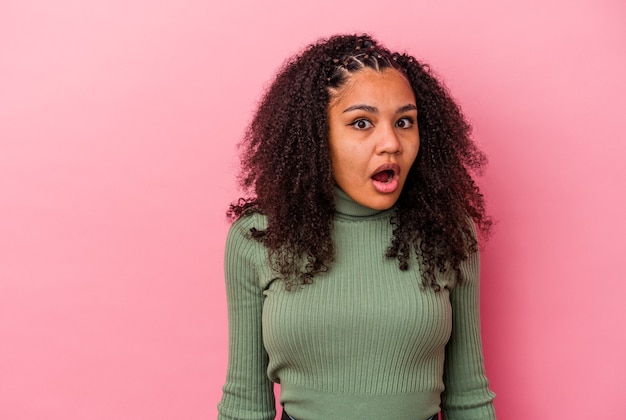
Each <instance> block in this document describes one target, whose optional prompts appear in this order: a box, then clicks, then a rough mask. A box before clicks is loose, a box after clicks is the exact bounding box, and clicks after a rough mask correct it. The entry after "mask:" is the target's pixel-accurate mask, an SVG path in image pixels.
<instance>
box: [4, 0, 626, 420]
mask: <svg viewBox="0 0 626 420" xmlns="http://www.w3.org/2000/svg"><path fill="white" fill-rule="evenodd" d="M217 3H218V2H216V1H213V0H209V1H208V2H207V1H206V0H204V1H200V0H192V1H183V2H175V1H148V0H133V1H127V0H124V1H122V0H109V1H99V2H85V1H79V0H58V1H54V2H47V1H33V0H8V1H6V0H5V1H3V2H2V3H1V4H0V418H2V419H9V420H19V419H67V420H73V419H103V420H104V419H207V418H215V416H216V408H215V406H216V404H217V402H218V400H219V398H220V396H221V386H222V384H223V380H224V375H225V364H226V358H227V348H226V339H227V325H226V307H225V296H224V287H223V277H222V257H223V250H222V248H223V243H224V238H225V235H226V231H227V228H228V225H227V223H226V220H225V217H224V211H225V208H226V206H227V204H228V202H229V201H230V200H231V199H233V198H235V197H236V188H235V168H236V164H237V160H236V158H235V153H236V149H235V145H236V143H237V142H238V141H239V139H240V138H241V135H242V132H243V130H244V128H245V125H246V123H247V121H248V120H249V118H250V115H251V112H252V110H253V109H254V106H255V102H256V101H257V100H258V98H259V95H260V92H261V89H262V88H263V86H265V85H266V84H267V83H268V81H269V80H271V77H272V74H273V73H274V72H275V70H276V69H277V67H278V66H279V65H280V64H281V63H282V61H283V60H284V59H285V58H286V57H287V56H288V55H290V54H292V53H294V52H296V51H298V50H299V49H300V48H302V47H303V46H304V45H305V44H306V43H308V42H310V41H312V40H314V39H316V38H318V37H319V36H322V35H330V34H333V33H336V32H353V31H356V32H363V31H369V32H371V33H372V34H374V35H375V36H376V37H378V38H380V39H381V40H383V41H384V42H385V43H386V44H387V45H389V46H390V47H393V48H399V49H407V50H408V51H410V52H411V53H413V54H415V55H416V56H418V57H420V58H423V59H425V61H427V62H429V63H430V64H431V65H432V66H433V67H434V68H435V69H436V70H437V71H438V72H439V73H440V74H442V75H443V77H444V79H445V81H446V83H447V84H448V86H449V87H450V89H451V90H452V92H453V94H454V96H455V97H456V98H457V99H458V100H459V101H460V103H461V104H462V106H463V108H464V111H465V113H466V114H467V115H468V116H469V118H470V119H471V120H472V122H473V125H474V128H475V130H474V132H475V137H476V139H477V141H478V142H479V143H480V144H481V146H482V147H483V148H484V150H485V151H486V152H487V153H488V155H489V157H490V160H491V164H490V167H489V169H488V171H487V173H486V175H485V177H484V178H483V180H482V184H483V185H484V190H485V193H486V195H487V197H488V199H489V203H490V209H491V212H492V214H493V215H494V216H495V217H496V218H497V219H498V221H499V223H498V225H497V229H496V234H495V236H494V237H493V239H492V241H490V242H489V243H488V244H487V248H486V250H485V251H484V253H483V279H482V285H483V288H482V316H483V336H484V350H485V356H486V365H487V372H488V375H489V377H490V379H491V383H492V388H493V389H494V391H495V392H496V393H497V394H498V397H497V399H496V407H497V411H498V414H499V418H502V419H505V420H516V419H526V418H531V417H532V418H537V419H549V418H563V419H585V418H598V417H602V416H603V417H604V418H621V417H623V416H624V415H626V402H625V400H624V391H625V388H624V377H626V361H625V359H624V354H626V328H625V327H624V323H625V321H626V316H625V311H624V302H625V301H626V285H625V282H624V278H625V274H624V273H625V272H626V270H625V269H624V267H623V266H622V265H621V263H622V262H624V255H623V254H624V251H625V250H626V247H625V246H624V240H625V239H626V223H625V222H624V220H625V219H624V217H625V216H624V215H625V214H626V194H625V189H626V188H625V186H624V184H625V181H626V169H625V165H624V155H625V154H626V142H625V140H626V138H625V136H626V122H625V121H626V118H625V112H626V77H625V76H624V75H626V47H625V41H626V24H624V22H626V5H625V3H624V2H623V1H621V0H614V1H608V0H606V1H597V0H588V1H573V2H572V1H541V2H540V1H530V2H514V3H513V2H501V1H495V0H493V1H477V2H461V1H458V2H449V1H441V2H432V1H423V2H419V1H414V0H410V1H409V0H407V1H403V0H399V1H394V2H375V1H364V0H346V1H343V2H338V1H336V0H317V1H311V2H294V1H292V0H270V1H265V2H260V1H252V0H250V1H245V2H244V1H238V0H232V1H227V2H220V3H223V4H219V5H218V4H217Z"/></svg>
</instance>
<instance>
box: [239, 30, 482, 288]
mask: <svg viewBox="0 0 626 420" xmlns="http://www.w3.org/2000/svg"><path fill="white" fill-rule="evenodd" d="M364 67H368V68H373V69H375V70H377V71H382V70H384V69H386V68H394V69H397V70H398V71H400V72H401V73H402V74H404V75H405V76H406V78H407V79H408V81H409V83H410V85H411V87H412V89H413V92H414V94H415V100H416V105H417V108H418V110H419V113H418V127H419V136H420V150H419V153H418V155H417V158H416V160H415V162H414V163H413V166H412V168H411V170H410V172H409V174H408V178H407V180H406V183H405V185H404V188H403V190H402V193H401V195H400V198H399V199H398V201H397V203H396V204H395V213H394V216H393V217H392V220H391V223H392V225H393V236H392V237H391V238H390V244H389V247H388V249H387V251H386V256H387V257H388V258H394V259H397V261H398V266H399V269H400V270H407V269H408V268H409V261H410V258H411V253H412V252H414V253H415V254H416V256H417V260H418V262H419V269H420V271H421V274H422V279H423V284H424V286H426V287H428V286H430V287H432V288H434V289H435V290H438V289H439V286H438V285H437V282H436V273H437V272H446V271H448V270H453V272H454V273H455V276H456V279H457V280H458V281H462V280H463V279H462V275H461V270H460V268H459V267H460V264H461V262H462V261H464V260H465V259H467V258H468V256H469V255H470V254H471V253H473V252H477V249H478V242H477V238H476V235H475V233H474V226H473V224H475V226H476V227H477V228H478V231H479V232H480V233H481V234H483V236H484V237H486V236H487V235H488V233H489V231H490V227H491V219H490V218H489V217H488V216H487V215H486V212H485V201H484V198H483V195H482V194H481V193H480V191H479V188H478V186H477V184H476V183H475V181H474V179H473V177H472V175H474V174H480V173H481V171H482V169H483V168H484V166H485V164H486V158H485V155H484V154H483V153H482V152H481V151H480V150H479V149H478V148H477V147H476V145H475V144H474V142H473V141H472V139H471V137H470V134H471V127H470V125H469V124H468V122H467V121H466V119H465V117H464V116H463V114H462V113H461V110H460V108H459V106H458V105H457V104H456V103H455V102H454V100H453V99H452V98H451V96H450V95H449V93H448V92H447V90H446V88H445V87H444V86H443V84H442V83H440V82H439V81H438V80H437V78H436V77H435V76H434V75H433V73H432V72H431V70H430V68H429V67H428V66H427V65H425V64H422V63H420V62H419V61H417V60H416V59H415V58H414V57H412V56H410V55H407V54H403V53H396V52H391V51H389V50H388V49H387V48H385V47H384V46H382V45H380V44H378V43H377V42H376V41H375V40H374V39H372V38H371V37H370V36H369V35H361V36H355V35H338V36H333V37H331V38H329V39H321V40H319V41H317V42H316V43H314V44H312V45H310V46H308V47H307V48H306V49H305V50H304V51H303V52H301V53H300V54H298V55H296V56H294V57H292V58H291V59H289V60H287V62H286V63H285V64H284V65H283V67H282V68H281V69H280V70H279V72H278V74H277V76H276V79H275V80H274V82H273V83H272V84H271V86H270V87H269V88H268V89H267V91H266V92H265V94H264V96H263V98H262V100H261V102H260V104H259V107H258V109H257V112H256V115H255V116H254V118H253V120H252V122H251V123H250V125H249V127H248V129H247V131H246V133H245V137H244V141H243V142H242V144H241V145H240V147H241V148H242V156H241V161H242V171H241V174H240V178H239V181H240V185H241V187H243V188H244V190H245V191H246V192H247V193H248V194H249V197H247V198H240V199H239V200H238V201H237V202H236V203H233V204H231V206H230V209H229V211H228V213H227V214H228V216H229V218H230V220H231V221H234V220H237V219H238V218H239V217H241V216H243V215H247V214H251V213H261V214H264V215H265V216H266V218H267V226H266V228H265V229H256V228H253V229H251V231H250V234H251V236H252V237H253V238H254V239H256V240H258V241H260V242H261V243H263V244H264V245H265V247H267V249H268V251H269V256H270V261H271V264H272V266H273V268H274V269H275V270H277V271H278V272H279V273H280V274H281V275H282V277H283V278H284V281H285V285H286V287H287V288H291V287H292V286H293V285H296V284H306V283H310V282H312V280H313V277H314V276H315V275H316V274H318V273H321V272H324V271H327V270H328V269H329V268H330V266H331V265H332V261H333V258H334V246H333V240H332V230H333V216H334V212H335V192H334V180H333V174H332V168H331V163H330V156H329V145H328V133H329V127H328V118H327V108H328V104H329V100H330V98H331V96H332V93H333V92H335V91H336V90H337V89H338V88H339V87H341V86H343V84H344V83H345V82H346V80H347V78H348V77H349V76H350V74H351V73H354V72H357V71H359V70H360V69H362V68H364ZM472 221H473V222H472Z"/></svg>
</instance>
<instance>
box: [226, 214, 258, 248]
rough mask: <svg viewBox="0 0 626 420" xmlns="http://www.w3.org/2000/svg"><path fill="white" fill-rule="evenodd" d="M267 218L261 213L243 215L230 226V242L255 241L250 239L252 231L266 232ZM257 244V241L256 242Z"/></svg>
mask: <svg viewBox="0 0 626 420" xmlns="http://www.w3.org/2000/svg"><path fill="white" fill-rule="evenodd" d="M266 228H267V217H265V216H264V215H262V214H260V213H252V214H247V215H242V216H241V217H240V218H239V219H237V220H236V221H235V222H233V224H232V225H231V226H230V229H229V230H228V239H229V240H253V241H254V239H252V238H251V237H250V229H257V230H265V229H266ZM255 242H256V241H255Z"/></svg>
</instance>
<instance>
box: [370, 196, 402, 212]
mask: <svg viewBox="0 0 626 420" xmlns="http://www.w3.org/2000/svg"><path fill="white" fill-rule="evenodd" d="M396 201H398V197H395V196H393V197H380V198H378V199H376V200H368V201H367V202H365V203H361V204H362V205H364V206H365V207H369V208H371V209H374V210H389V209H390V208H392V207H393V206H394V205H395V204H396Z"/></svg>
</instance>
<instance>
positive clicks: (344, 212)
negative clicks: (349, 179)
mask: <svg viewBox="0 0 626 420" xmlns="http://www.w3.org/2000/svg"><path fill="white" fill-rule="evenodd" d="M335 211H336V215H337V216H338V217H339V218H342V219H351V220H355V219H364V218H369V217H372V216H378V215H380V216H387V215H388V214H389V213H392V212H393V207H392V208H391V209H388V210H375V209H371V208H369V207H365V206H363V205H361V204H359V203H357V202H356V201H354V200H353V199H351V198H350V197H348V194H346V193H345V192H343V190H342V189H341V188H339V187H335Z"/></svg>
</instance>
